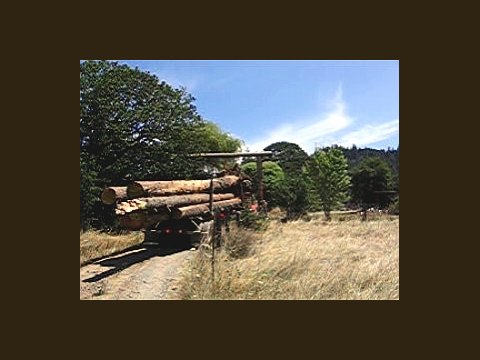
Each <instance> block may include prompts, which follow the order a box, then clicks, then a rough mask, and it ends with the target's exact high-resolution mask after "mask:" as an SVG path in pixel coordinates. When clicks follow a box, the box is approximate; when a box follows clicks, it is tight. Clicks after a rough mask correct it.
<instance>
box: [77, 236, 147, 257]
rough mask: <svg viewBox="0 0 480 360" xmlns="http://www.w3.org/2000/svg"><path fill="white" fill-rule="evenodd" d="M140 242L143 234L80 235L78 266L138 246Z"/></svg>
mask: <svg viewBox="0 0 480 360" xmlns="http://www.w3.org/2000/svg"><path fill="white" fill-rule="evenodd" d="M142 241H143V233H141V232H131V233H129V234H125V235H109V234H106V233H102V232H99V231H86V232H84V233H80V266H82V265H84V264H86V263H87V262H89V261H90V260H93V259H97V258H99V257H102V256H106V255H110V254H114V253H116V252H118V251H121V250H124V249H126V248H128V247H130V246H133V245H137V244H140V243H141V242H142Z"/></svg>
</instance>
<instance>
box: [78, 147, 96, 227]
mask: <svg viewBox="0 0 480 360" xmlns="http://www.w3.org/2000/svg"><path fill="white" fill-rule="evenodd" d="M96 177H97V173H96V171H95V167H94V166H93V164H92V163H91V162H89V161H88V160H87V159H86V158H85V156H82V155H80V229H82V230H85V229H87V228H89V227H90V225H91V220H92V217H93V215H94V214H93V206H94V204H95V202H96V201H97V200H98V196H97V193H98V190H99V189H98V188H97V187H96V186H95V178H96Z"/></svg>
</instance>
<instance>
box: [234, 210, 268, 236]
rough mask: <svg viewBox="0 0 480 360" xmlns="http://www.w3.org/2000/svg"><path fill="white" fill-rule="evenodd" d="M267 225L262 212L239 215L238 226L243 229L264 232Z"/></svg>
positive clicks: (266, 218)
mask: <svg viewBox="0 0 480 360" xmlns="http://www.w3.org/2000/svg"><path fill="white" fill-rule="evenodd" d="M268 224H269V221H268V217H267V215H266V214H265V213H262V212H258V213H255V212H250V211H242V213H241V215H240V223H239V225H240V226H241V227H243V228H247V229H252V230H255V231H264V230H266V229H267V227H268Z"/></svg>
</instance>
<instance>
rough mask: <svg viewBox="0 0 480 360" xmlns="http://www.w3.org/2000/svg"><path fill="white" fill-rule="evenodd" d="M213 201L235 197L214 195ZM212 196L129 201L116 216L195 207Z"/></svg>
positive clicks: (181, 196)
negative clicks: (140, 211)
mask: <svg viewBox="0 0 480 360" xmlns="http://www.w3.org/2000/svg"><path fill="white" fill-rule="evenodd" d="M212 197H213V201H222V200H229V199H233V198H234V197H235V195H233V194H231V193H227V194H213V196H212ZM209 199H210V194H188V195H173V196H162V197H152V198H139V199H133V200H127V201H124V202H121V203H119V204H118V205H117V209H116V214H117V215H122V214H126V213H131V212H133V211H138V210H153V209H156V210H163V209H164V208H166V207H174V206H177V207H180V206H185V205H194V204H201V203H205V202H208V201H209Z"/></svg>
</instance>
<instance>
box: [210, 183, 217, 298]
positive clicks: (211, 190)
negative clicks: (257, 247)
mask: <svg viewBox="0 0 480 360" xmlns="http://www.w3.org/2000/svg"><path fill="white" fill-rule="evenodd" d="M213 177H214V175H212V177H211V179H210V215H211V216H212V219H213V224H212V225H213V237H212V290H213V286H214V281H215V240H216V239H215V237H216V234H215V232H216V229H215V225H216V224H215V214H214V212H213Z"/></svg>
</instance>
